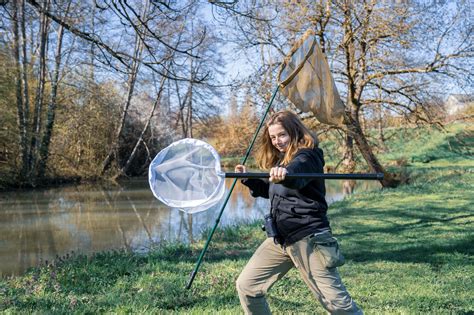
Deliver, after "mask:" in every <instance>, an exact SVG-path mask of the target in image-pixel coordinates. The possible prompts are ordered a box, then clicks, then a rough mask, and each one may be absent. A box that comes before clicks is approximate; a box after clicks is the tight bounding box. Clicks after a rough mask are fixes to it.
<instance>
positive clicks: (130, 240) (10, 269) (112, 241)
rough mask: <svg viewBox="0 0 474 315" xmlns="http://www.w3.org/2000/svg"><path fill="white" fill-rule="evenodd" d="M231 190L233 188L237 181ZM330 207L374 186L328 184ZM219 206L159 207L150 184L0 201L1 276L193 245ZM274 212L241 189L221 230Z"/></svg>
mask: <svg viewBox="0 0 474 315" xmlns="http://www.w3.org/2000/svg"><path fill="white" fill-rule="evenodd" d="M226 184H227V185H229V186H230V184H231V180H227V181H226ZM326 187H327V196H326V197H327V200H328V203H331V202H334V201H337V200H340V199H342V198H344V196H345V195H347V194H349V193H354V192H360V191H367V190H373V189H378V188H379V187H380V185H379V183H378V182H374V181H358V182H354V181H351V182H347V181H338V180H334V181H326ZM220 208H221V205H216V206H214V207H213V208H211V209H209V210H208V211H203V212H199V213H195V214H187V213H185V212H182V211H179V210H177V209H170V208H169V207H167V206H165V205H163V204H162V203H161V202H160V201H158V200H156V199H155V198H154V197H153V194H152V193H151V191H150V189H149V186H148V182H147V180H146V179H135V180H129V181H123V182H121V183H120V184H119V185H97V184H81V185H66V186H61V187H56V188H47V189H35V190H17V191H10V192H1V193H0V235H1V236H0V262H1V264H0V276H2V277H5V276H9V275H19V274H22V273H23V272H24V271H25V270H26V269H28V268H29V267H32V266H36V265H38V264H41V263H44V262H46V261H52V260H53V259H55V257H57V256H65V255H68V254H71V253H76V254H91V253H94V252H100V251H105V250H111V249H127V250H132V251H137V252H145V251H147V250H148V249H150V248H151V247H152V246H154V245H156V244H159V243H163V242H176V241H178V242H185V243H189V242H193V241H195V240H196V239H199V238H201V236H202V235H203V233H205V231H208V230H209V228H212V226H213V225H214V224H215V222H216V218H217V215H218V213H219V210H220ZM267 211H268V201H267V200H265V199H262V198H257V199H254V198H252V197H251V196H250V194H249V193H248V190H247V189H245V187H243V186H242V185H241V184H240V183H239V184H237V186H236V188H235V189H234V192H233V194H232V196H231V198H230V200H229V202H228V204H227V206H226V208H225V210H224V213H223V216H222V218H221V221H220V223H219V227H224V226H229V225H235V224H239V223H243V222H252V221H255V220H257V219H261V218H262V217H263V215H264V214H265V213H266V212H267Z"/></svg>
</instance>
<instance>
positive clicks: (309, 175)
mask: <svg viewBox="0 0 474 315" xmlns="http://www.w3.org/2000/svg"><path fill="white" fill-rule="evenodd" d="M224 174H225V178H268V177H270V174H268V173H224ZM285 178H289V179H292V178H323V179H349V180H350V179H353V180H355V179H363V180H382V179H383V173H373V174H342V173H341V174H334V173H326V174H323V173H298V174H287V175H286V176H285Z"/></svg>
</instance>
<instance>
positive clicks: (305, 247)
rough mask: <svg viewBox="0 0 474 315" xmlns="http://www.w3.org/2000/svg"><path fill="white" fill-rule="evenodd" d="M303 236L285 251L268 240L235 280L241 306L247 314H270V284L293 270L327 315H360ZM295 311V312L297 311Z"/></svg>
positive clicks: (335, 275)
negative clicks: (300, 277) (268, 298)
mask: <svg viewBox="0 0 474 315" xmlns="http://www.w3.org/2000/svg"><path fill="white" fill-rule="evenodd" d="M314 246H315V244H314V238H310V237H306V238H304V239H302V240H301V241H298V242H296V243H294V244H292V245H289V246H287V247H286V248H284V247H283V246H281V245H278V244H275V243H274V241H273V239H272V238H267V239H266V240H265V241H264V242H263V243H262V244H261V245H260V247H259V248H258V249H257V250H256V251H255V253H254V254H253V256H252V258H250V260H249V262H248V263H247V265H246V266H245V268H244V270H243V271H242V273H241V274H240V276H239V278H238V279H237V282H236V286H237V291H238V293H239V299H240V304H241V305H242V307H243V309H244V311H245V313H246V314H258V315H260V314H271V312H270V308H269V306H268V304H267V301H266V299H265V295H266V293H267V292H268V290H269V289H270V288H271V287H272V285H273V284H274V283H275V282H276V281H277V280H279V279H281V278H282V277H283V276H284V275H285V274H286V273H287V272H288V271H289V270H290V269H291V268H293V267H296V268H297V269H298V270H299V272H300V274H301V276H302V277H303V280H304V282H305V283H306V284H307V285H308V287H309V288H310V289H311V291H312V292H313V293H314V295H315V296H316V298H317V299H318V300H319V302H320V303H321V304H322V305H323V307H324V308H325V309H326V310H327V311H328V312H329V313H330V314H363V312H362V310H361V309H360V308H359V307H358V306H357V305H356V303H355V302H354V301H353V300H352V298H351V296H350V295H349V293H348V292H347V290H346V288H345V286H344V285H343V283H342V281H341V278H340V276H339V273H338V272H337V269H336V268H329V269H327V268H325V267H323V265H322V262H321V259H320V256H319V255H316V253H315V251H314ZM297 311H298V310H295V312H297Z"/></svg>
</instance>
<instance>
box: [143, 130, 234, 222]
mask: <svg viewBox="0 0 474 315" xmlns="http://www.w3.org/2000/svg"><path fill="white" fill-rule="evenodd" d="M224 179H225V178H224V173H222V172H221V166H220V159H219V155H218V154H217V152H216V151H215V150H214V148H213V147H212V146H210V145H209V144H207V143H206V142H204V141H201V140H197V139H190V138H187V139H183V140H180V141H176V142H173V143H172V144H171V145H169V146H168V147H166V148H165V149H163V150H162V151H160V152H159V153H158V154H157V156H156V157H155V158H154V159H153V161H152V162H151V164H150V167H149V170H148V181H149V183H150V188H151V191H152V192H153V195H154V196H155V197H156V198H158V200H160V201H162V202H163V203H164V204H166V205H168V206H170V207H173V208H178V209H180V210H182V211H184V212H187V213H195V212H199V211H204V210H207V209H208V208H210V207H212V206H213V205H215V204H216V203H218V202H219V201H220V200H221V199H222V196H223V195H224V193H225V185H224Z"/></svg>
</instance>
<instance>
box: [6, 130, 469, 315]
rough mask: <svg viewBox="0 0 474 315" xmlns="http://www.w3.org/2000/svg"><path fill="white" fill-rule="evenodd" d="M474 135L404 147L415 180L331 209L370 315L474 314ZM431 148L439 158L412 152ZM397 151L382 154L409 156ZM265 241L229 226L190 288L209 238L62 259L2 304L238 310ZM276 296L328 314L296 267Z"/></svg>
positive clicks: (32, 308)
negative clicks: (245, 278) (242, 286)
mask: <svg viewBox="0 0 474 315" xmlns="http://www.w3.org/2000/svg"><path fill="white" fill-rule="evenodd" d="M438 137H439V138H438ZM451 137H453V138H451ZM471 137H472V134H471V133H469V132H467V133H466V130H465V129H462V128H461V129H455V130H452V131H451V132H450V133H447V134H444V135H442V134H441V135H434V136H433V141H436V145H435V144H433V143H430V141H428V140H426V139H425V140H424V141H421V142H419V143H418V145H417V146H413V150H412V151H411V152H410V151H409V150H408V151H405V155H404V156H405V157H408V158H409V162H408V165H406V168H407V172H408V173H409V174H410V178H411V180H410V183H409V184H408V185H404V186H400V187H398V188H395V189H386V190H382V191H375V192H368V193H362V194H357V195H353V196H351V197H349V198H346V199H345V200H343V201H340V202H337V203H335V204H333V205H331V207H330V211H329V216H330V220H331V224H332V227H333V230H334V233H335V234H336V236H337V237H338V239H339V241H340V244H341V247H342V250H343V252H344V254H345V256H346V259H347V262H346V264H345V265H344V266H342V267H340V268H339V271H340V273H341V275H342V278H343V281H344V283H345V284H346V286H347V287H348V289H349V292H350V293H351V294H352V296H353V298H354V299H355V301H356V302H357V303H358V304H359V305H360V306H361V307H362V308H363V309H364V311H365V313H366V314H473V313H474V282H473V279H474V258H473V257H474V256H473V254H474V248H473V246H472V244H474V233H473V227H474V226H473V221H474V220H473V219H474V213H473V206H474V197H473V193H472V192H473V191H474V160H473V159H472V156H470V155H469V154H466V150H467V149H469V148H466V147H465V144H466V143H472V142H471V141H472V140H473V139H472V138H471ZM443 139H453V140H452V143H451V144H450V145H447V144H446V142H445V140H443ZM455 139H458V140H455ZM415 141H418V140H415ZM445 144H446V145H445ZM394 145H395V144H394ZM410 146H411V144H408V143H407V147H410ZM449 146H451V148H453V147H456V146H459V147H458V149H456V151H452V150H450V149H449ZM415 148H416V149H415ZM436 148H440V149H439V150H437V149H436ZM446 150H448V152H446ZM398 152H399V153H400V154H403V150H402V146H401V144H400V147H399V150H398ZM453 152H454V153H453ZM456 152H457V153H456ZM428 153H429V155H430V157H431V158H430V161H428V162H426V161H421V160H417V159H412V157H417V156H422V155H423V154H428ZM390 154H392V155H387V156H384V157H383V158H384V159H386V161H390V160H395V159H399V158H400V156H402V155H398V153H397V154H394V153H390ZM410 154H411V155H410ZM263 239H264V235H263V232H262V231H261V230H260V228H259V224H258V223H255V224H249V225H242V226H235V227H231V228H225V229H218V230H217V231H216V234H215V235H214V238H213V241H212V243H211V245H210V247H209V250H208V252H207V254H206V257H205V259H204V262H203V264H202V265H201V268H200V270H199V273H198V274H197V276H196V279H195V281H194V283H193V286H192V288H191V289H190V290H186V289H184V287H185V285H186V283H187V281H188V276H189V274H190V272H191V271H192V270H193V268H194V265H195V262H196V260H197V258H198V255H199V253H200V251H201V249H202V248H203V246H204V239H203V240H202V241H199V242H197V243H195V244H191V245H182V244H168V245H164V246H162V247H160V248H157V249H156V250H154V251H153V252H150V253H148V254H146V255H138V254H132V253H127V252H122V251H115V252H107V253H99V254H97V255H94V256H93V257H85V256H74V257H69V258H67V259H63V260H58V261H57V262H56V263H55V264H54V265H49V266H43V267H41V268H36V269H32V270H31V271H29V272H28V273H27V274H25V275H23V276H20V277H14V278H9V279H3V280H0V311H2V312H5V313H18V314H19V313H36V312H39V313H48V314H49V313H53V314H54V313H57V314H60V313H147V314H148V313H159V314H161V313H166V314H174V313H175V314H203V313H204V314H209V313H220V314H239V313H241V309H240V305H239V301H238V298H237V294H236V291H235V288H234V282H235V279H236V278H237V276H238V274H239V273H240V271H241V270H242V268H243V267H244V265H245V263H246V262H247V260H248V259H249V258H250V256H251V255H252V253H253V251H254V250H255V248H256V247H257V246H258V244H259V243H260V242H261V241H262V240H263ZM268 301H269V303H270V306H271V308H272V310H273V311H274V312H275V313H277V314H295V313H298V314H315V313H316V314H325V312H324V310H323V309H322V307H321V306H320V305H319V303H318V302H317V301H316V300H315V299H314V298H313V297H312V296H311V293H310V291H309V289H308V288H307V287H306V285H305V284H304V283H303V281H302V280H301V278H300V276H299V275H298V273H297V271H296V270H292V271H290V273H289V274H288V275H287V276H286V277H285V278H284V279H282V280H281V281H279V282H278V283H277V284H276V285H275V286H274V287H273V288H272V290H271V292H270V294H269V298H268Z"/></svg>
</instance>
